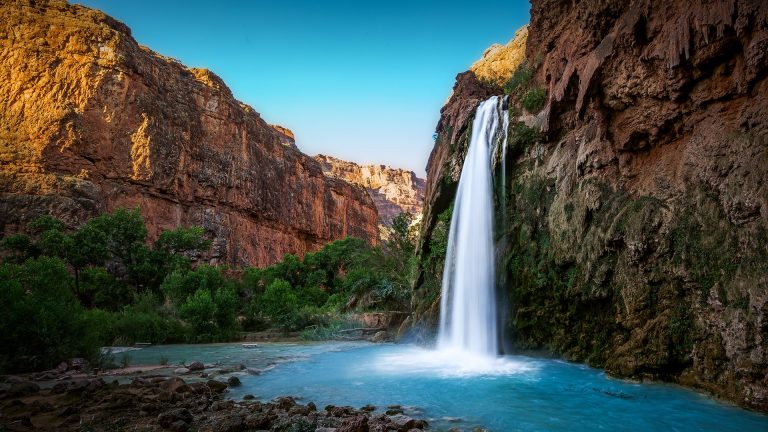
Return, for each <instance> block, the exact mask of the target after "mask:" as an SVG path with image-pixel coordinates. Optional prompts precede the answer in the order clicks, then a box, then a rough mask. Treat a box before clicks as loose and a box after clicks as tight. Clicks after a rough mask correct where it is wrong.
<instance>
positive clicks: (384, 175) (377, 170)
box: [315, 155, 425, 225]
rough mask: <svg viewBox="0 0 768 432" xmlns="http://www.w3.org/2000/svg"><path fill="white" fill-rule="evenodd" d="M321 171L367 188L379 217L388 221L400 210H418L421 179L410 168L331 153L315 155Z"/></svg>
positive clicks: (382, 221)
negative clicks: (352, 159)
mask: <svg viewBox="0 0 768 432" xmlns="http://www.w3.org/2000/svg"><path fill="white" fill-rule="evenodd" d="M315 159H316V160H317V161H318V162H320V164H321V165H322V167H323V171H324V172H325V173H326V174H327V175H329V176H331V177H336V178H340V179H344V180H346V181H348V182H350V183H352V184H356V185H359V186H362V187H364V188H366V189H367V190H368V193H369V194H370V195H371V197H372V198H373V202H374V203H375V204H376V209H377V210H378V212H379V221H380V222H381V223H382V224H384V225H390V224H391V223H392V219H393V218H394V217H395V216H397V215H399V214H400V213H402V212H408V213H413V214H414V215H420V214H421V207H422V203H423V202H424V186H425V181H424V179H420V178H418V177H416V174H415V173H414V172H413V171H406V170H402V169H397V168H390V167H388V166H385V165H370V164H369V165H358V164H356V163H354V162H347V161H343V160H341V159H336V158H333V157H330V156H325V155H317V156H315Z"/></svg>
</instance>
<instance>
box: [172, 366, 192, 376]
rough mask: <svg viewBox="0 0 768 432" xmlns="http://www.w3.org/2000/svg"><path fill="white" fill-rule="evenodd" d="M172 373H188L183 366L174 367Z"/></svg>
mask: <svg viewBox="0 0 768 432" xmlns="http://www.w3.org/2000/svg"><path fill="white" fill-rule="evenodd" d="M173 373H175V374H176V375H184V374H188V373H189V369H188V368H185V367H181V368H178V369H174V370H173Z"/></svg>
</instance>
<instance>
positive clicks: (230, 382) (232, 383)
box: [227, 376, 241, 387]
mask: <svg viewBox="0 0 768 432" xmlns="http://www.w3.org/2000/svg"><path fill="white" fill-rule="evenodd" d="M227 384H228V385H229V386H230V387H237V386H239V385H240V384H241V383H240V378H238V377H236V376H232V377H229V378H227Z"/></svg>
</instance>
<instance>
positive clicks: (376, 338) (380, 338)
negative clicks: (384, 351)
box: [368, 330, 389, 343]
mask: <svg viewBox="0 0 768 432" xmlns="http://www.w3.org/2000/svg"><path fill="white" fill-rule="evenodd" d="M368 340H369V341H371V342H375V343H381V342H386V341H388V340H389V334H388V333H387V332H386V331H384V330H381V331H378V332H376V334H375V335H373V337H371V338H370V339H368Z"/></svg>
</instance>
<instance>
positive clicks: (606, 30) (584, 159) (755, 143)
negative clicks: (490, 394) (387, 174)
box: [409, 0, 768, 410]
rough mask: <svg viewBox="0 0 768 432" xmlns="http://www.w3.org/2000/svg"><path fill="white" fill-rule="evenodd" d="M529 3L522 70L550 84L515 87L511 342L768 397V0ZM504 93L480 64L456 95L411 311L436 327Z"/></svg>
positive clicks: (507, 223)
mask: <svg viewBox="0 0 768 432" xmlns="http://www.w3.org/2000/svg"><path fill="white" fill-rule="evenodd" d="M532 3H533V5H532V10H531V24H530V26H529V28H528V39H527V44H526V47H525V50H526V55H525V59H526V60H525V65H524V66H523V67H527V68H528V69H529V70H530V71H531V77H530V81H529V82H525V83H523V84H522V86H523V87H527V88H531V89H539V90H541V91H542V92H543V93H544V94H545V95H546V99H545V100H544V103H543V104H542V106H541V107H536V109H532V110H531V112H529V110H528V108H526V105H527V106H531V104H526V101H524V98H525V97H524V96H521V95H523V94H525V93H524V92H522V91H513V92H512V95H511V97H510V102H509V104H510V108H511V109H510V113H511V117H512V119H511V120H512V121H511V128H510V147H509V152H508V154H507V161H508V166H507V170H506V171H507V174H508V178H507V179H506V184H507V185H509V186H508V189H507V190H506V191H502V190H497V198H498V201H497V215H498V216H497V221H498V222H497V236H498V237H499V238H500V244H499V249H500V262H499V265H498V269H499V270H498V271H499V273H500V275H499V277H500V281H499V285H500V286H501V287H504V294H505V295H508V296H509V301H508V302H507V304H506V305H505V311H503V312H505V313H506V318H505V331H507V333H508V336H509V339H510V346H509V349H510V350H520V349H546V350H550V351H553V352H556V353H559V354H561V355H563V356H564V357H566V358H569V359H573V360H578V361H586V362H588V363H590V364H593V365H596V366H601V367H605V368H606V369H607V370H608V371H609V372H611V373H614V374H616V375H621V376H634V377H643V376H650V377H653V378H662V379H669V380H673V381H676V382H680V383H683V384H686V385H690V386H695V387H699V388H704V389H708V390H710V391H712V392H713V393H715V394H718V395H721V396H723V397H727V398H729V399H732V400H734V401H736V402H738V403H740V404H742V405H745V406H749V407H753V408H758V409H762V410H766V409H768V376H766V373H768V272H766V269H768V79H767V78H768V7H766V6H765V3H764V2H760V1H711V2H703V1H695V2H674V1H633V2H625V1H618V0H616V1H603V2H561V1H556V0H534V1H533V2H532ZM506 78H508V76H500V77H499V78H498V79H497V80H496V81H495V82H496V83H498V82H502V81H504V80H505V79H506ZM501 92H502V90H501V89H500V88H499V87H497V86H496V85H495V84H494V82H490V83H489V80H487V79H482V80H481V79H478V77H477V76H476V75H475V73H473V72H471V71H470V72H467V73H464V74H462V75H459V77H458V78H457V83H456V87H455V88H454V94H453V96H452V98H451V99H450V100H449V102H448V103H447V104H446V106H445V107H444V108H443V110H442V118H441V120H440V123H439V125H438V132H439V138H438V141H437V143H436V146H435V148H434V150H433V152H432V155H431V158H430V163H429V167H428V179H429V181H428V184H427V190H426V199H425V209H424V222H423V229H422V238H421V244H420V254H421V262H422V270H421V274H420V277H419V280H418V282H417V287H416V292H415V297H414V305H415V306H416V310H417V312H416V314H415V315H414V316H413V317H412V318H411V320H410V323H409V324H413V321H414V320H415V322H416V324H420V325H421V328H427V329H432V328H434V320H435V319H436V317H437V312H438V307H439V303H437V302H438V300H437V297H438V296H439V272H440V271H441V269H442V263H441V262H440V258H441V256H440V252H441V251H440V250H439V246H440V244H441V243H440V239H441V236H443V235H444V231H445V230H446V229H447V228H446V226H445V225H446V222H445V218H439V217H438V215H440V214H445V211H446V209H448V208H449V206H450V204H451V202H452V200H453V195H454V193H455V187H456V182H457V180H458V176H459V174H460V167H461V164H462V163H463V158H464V155H465V154H466V146H467V144H468V136H467V128H468V126H469V125H470V124H471V117H472V116H473V113H474V110H475V108H476V107H477V105H478V103H479V102H480V101H481V100H483V99H485V98H487V97H488V96H490V95H493V94H501ZM497 168H498V167H497ZM496 172H497V176H498V175H499V172H500V170H498V169H497V170H496ZM502 198H503V199H502ZM504 202H506V203H507V206H506V207H505V208H503V207H502V205H501V203H504Z"/></svg>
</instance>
